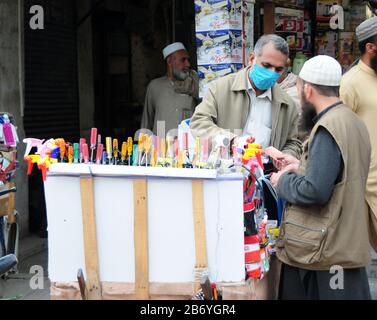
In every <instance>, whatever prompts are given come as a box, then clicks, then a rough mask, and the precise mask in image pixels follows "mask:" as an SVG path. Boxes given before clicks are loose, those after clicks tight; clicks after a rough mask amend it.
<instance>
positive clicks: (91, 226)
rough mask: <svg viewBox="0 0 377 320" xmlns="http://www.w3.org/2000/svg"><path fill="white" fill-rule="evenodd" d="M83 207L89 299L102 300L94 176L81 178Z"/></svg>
mask: <svg viewBox="0 0 377 320" xmlns="http://www.w3.org/2000/svg"><path fill="white" fill-rule="evenodd" d="M80 187H81V207H82V219H83V233H84V252H85V265H86V277H87V288H88V296H87V298H88V300H101V299H102V294H101V284H100V278H99V258H98V246H97V228H96V214H95V208H94V182H93V178H92V177H86V176H82V177H81V178H80Z"/></svg>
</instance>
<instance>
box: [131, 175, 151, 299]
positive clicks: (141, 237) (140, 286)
mask: <svg viewBox="0 0 377 320" xmlns="http://www.w3.org/2000/svg"><path fill="white" fill-rule="evenodd" d="M133 186H134V217H135V223H134V225H135V227H134V238H135V294H136V299H138V300H148V299H149V259H148V195H147V187H148V186H147V180H146V179H144V180H134V182H133Z"/></svg>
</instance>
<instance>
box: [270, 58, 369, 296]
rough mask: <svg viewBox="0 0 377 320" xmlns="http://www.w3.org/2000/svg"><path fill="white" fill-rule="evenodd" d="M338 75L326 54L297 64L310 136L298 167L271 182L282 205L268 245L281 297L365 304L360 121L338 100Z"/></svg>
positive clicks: (365, 142)
mask: <svg viewBox="0 0 377 320" xmlns="http://www.w3.org/2000/svg"><path fill="white" fill-rule="evenodd" d="M341 77H342V68H341V66H340V64H339V63H338V62H337V61H336V60H335V59H333V58H331V57H329V56H322V55H320V56H316V57H314V58H312V59H310V60H308V61H307V62H306V63H305V64H304V66H303V68H302V70H301V72H300V74H299V79H298V82H297V88H298V92H299V95H300V100H301V105H302V122H303V125H304V126H305V127H306V129H311V132H310V135H309V138H308V140H307V141H306V142H305V144H304V153H303V155H302V157H301V161H300V162H295V163H291V164H290V165H288V166H287V167H285V168H284V169H283V170H282V171H280V172H278V173H275V174H273V175H272V176H271V182H272V184H273V186H274V187H275V188H276V189H277V193H278V195H279V197H280V198H282V199H284V200H285V201H286V207H285V210H284V215H283V219H282V224H281V227H280V236H279V239H278V241H277V243H276V247H277V256H278V258H279V260H280V261H282V263H283V268H282V276H281V283H280V285H281V286H280V298H281V299H300V300H301V299H302V300H306V299H321V300H322V299H370V290H369V284H368V277H367V273H366V269H365V267H366V266H367V265H369V264H370V252H369V237H368V206H367V204H366V202H365V201H364V197H365V189H366V181H367V176H368V170H369V163H370V156H371V145H370V139H369V135H368V130H367V128H366V126H365V125H364V123H363V122H362V121H361V120H360V119H359V118H358V117H357V116H356V115H355V114H354V113H353V112H352V111H351V110H350V109H349V108H347V107H346V106H345V105H344V104H343V103H342V102H341V101H340V99H339V86H340V81H341ZM336 274H338V275H340V276H339V277H336ZM334 275H335V276H334Z"/></svg>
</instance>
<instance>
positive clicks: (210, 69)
mask: <svg viewBox="0 0 377 320" xmlns="http://www.w3.org/2000/svg"><path fill="white" fill-rule="evenodd" d="M242 68H243V65H242V64H218V65H202V66H198V74H199V97H201V98H202V97H204V96H205V94H206V93H207V90H208V86H209V84H210V83H211V82H212V81H214V80H216V79H219V78H221V77H223V76H226V75H227V74H230V73H234V72H237V71H239V70H241V69H242Z"/></svg>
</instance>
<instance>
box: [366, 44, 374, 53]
mask: <svg viewBox="0 0 377 320" xmlns="http://www.w3.org/2000/svg"><path fill="white" fill-rule="evenodd" d="M365 47H366V52H367V53H371V54H374V51H375V44H373V43H367V44H366V46H365Z"/></svg>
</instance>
